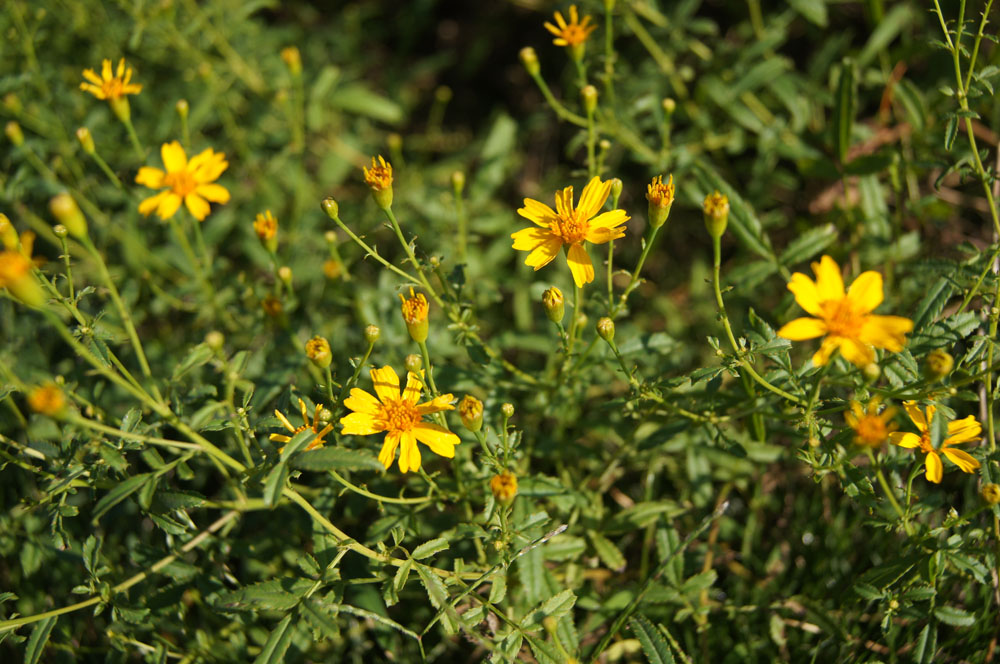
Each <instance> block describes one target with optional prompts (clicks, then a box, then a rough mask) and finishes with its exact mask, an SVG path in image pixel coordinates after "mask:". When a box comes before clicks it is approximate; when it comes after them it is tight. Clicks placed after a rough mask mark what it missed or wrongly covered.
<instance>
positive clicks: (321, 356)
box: [306, 336, 333, 369]
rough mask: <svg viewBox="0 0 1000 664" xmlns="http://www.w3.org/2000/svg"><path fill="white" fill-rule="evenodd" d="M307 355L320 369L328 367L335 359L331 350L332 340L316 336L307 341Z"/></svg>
mask: <svg viewBox="0 0 1000 664" xmlns="http://www.w3.org/2000/svg"><path fill="white" fill-rule="evenodd" d="M306 357H308V358H309V361H310V362H312V363H313V364H314V365H316V366H317V367H318V368H320V369H326V368H327V367H328V366H330V362H332V361H333V354H332V353H331V352H330V342H329V341H327V340H326V339H324V338H323V337H321V336H315V337H313V338H312V339H310V340H309V341H307V342H306Z"/></svg>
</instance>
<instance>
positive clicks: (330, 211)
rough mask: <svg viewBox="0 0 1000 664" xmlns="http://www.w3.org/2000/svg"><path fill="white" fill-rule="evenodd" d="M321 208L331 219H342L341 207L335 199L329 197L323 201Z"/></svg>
mask: <svg viewBox="0 0 1000 664" xmlns="http://www.w3.org/2000/svg"><path fill="white" fill-rule="evenodd" d="M319 206H320V207H321V208H323V212H325V213H326V216H328V217H330V218H331V219H337V218H338V217H340V206H339V205H337V201H335V200H334V199H333V197H331V196H327V197H326V198H324V199H323V201H322V202H321V203H320V204H319Z"/></svg>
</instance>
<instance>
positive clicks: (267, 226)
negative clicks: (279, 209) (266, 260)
mask: <svg viewBox="0 0 1000 664" xmlns="http://www.w3.org/2000/svg"><path fill="white" fill-rule="evenodd" d="M253 232H254V233H256V235H257V239H258V240H260V243H261V244H262V245H264V248H265V249H267V250H268V251H269V252H270V253H272V254H273V253H274V252H275V251H277V249H278V220H277V219H275V218H274V215H273V214H271V211H270V210H265V211H264V212H260V213H258V214H257V216H256V218H254V220H253Z"/></svg>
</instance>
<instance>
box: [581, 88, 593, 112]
mask: <svg viewBox="0 0 1000 664" xmlns="http://www.w3.org/2000/svg"><path fill="white" fill-rule="evenodd" d="M580 98H581V99H583V110H585V111H586V112H587V115H590V114H591V113H593V112H594V111H595V110H597V88H595V87H594V86H593V85H585V86H583V89H582V90H580Z"/></svg>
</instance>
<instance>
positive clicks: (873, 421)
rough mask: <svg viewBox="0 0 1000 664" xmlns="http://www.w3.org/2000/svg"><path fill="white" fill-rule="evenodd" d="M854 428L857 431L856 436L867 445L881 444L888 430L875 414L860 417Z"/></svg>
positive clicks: (887, 434)
mask: <svg viewBox="0 0 1000 664" xmlns="http://www.w3.org/2000/svg"><path fill="white" fill-rule="evenodd" d="M854 430H855V431H856V432H857V434H858V438H859V439H860V440H862V441H864V442H865V443H867V444H868V445H881V444H882V443H883V442H884V441H885V439H886V438H888V437H889V430H888V429H887V428H886V426H885V422H883V421H882V418H881V417H878V416H877V415H866V416H865V417H862V418H861V419H860V420H858V424H857V426H856V427H855V428H854Z"/></svg>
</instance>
